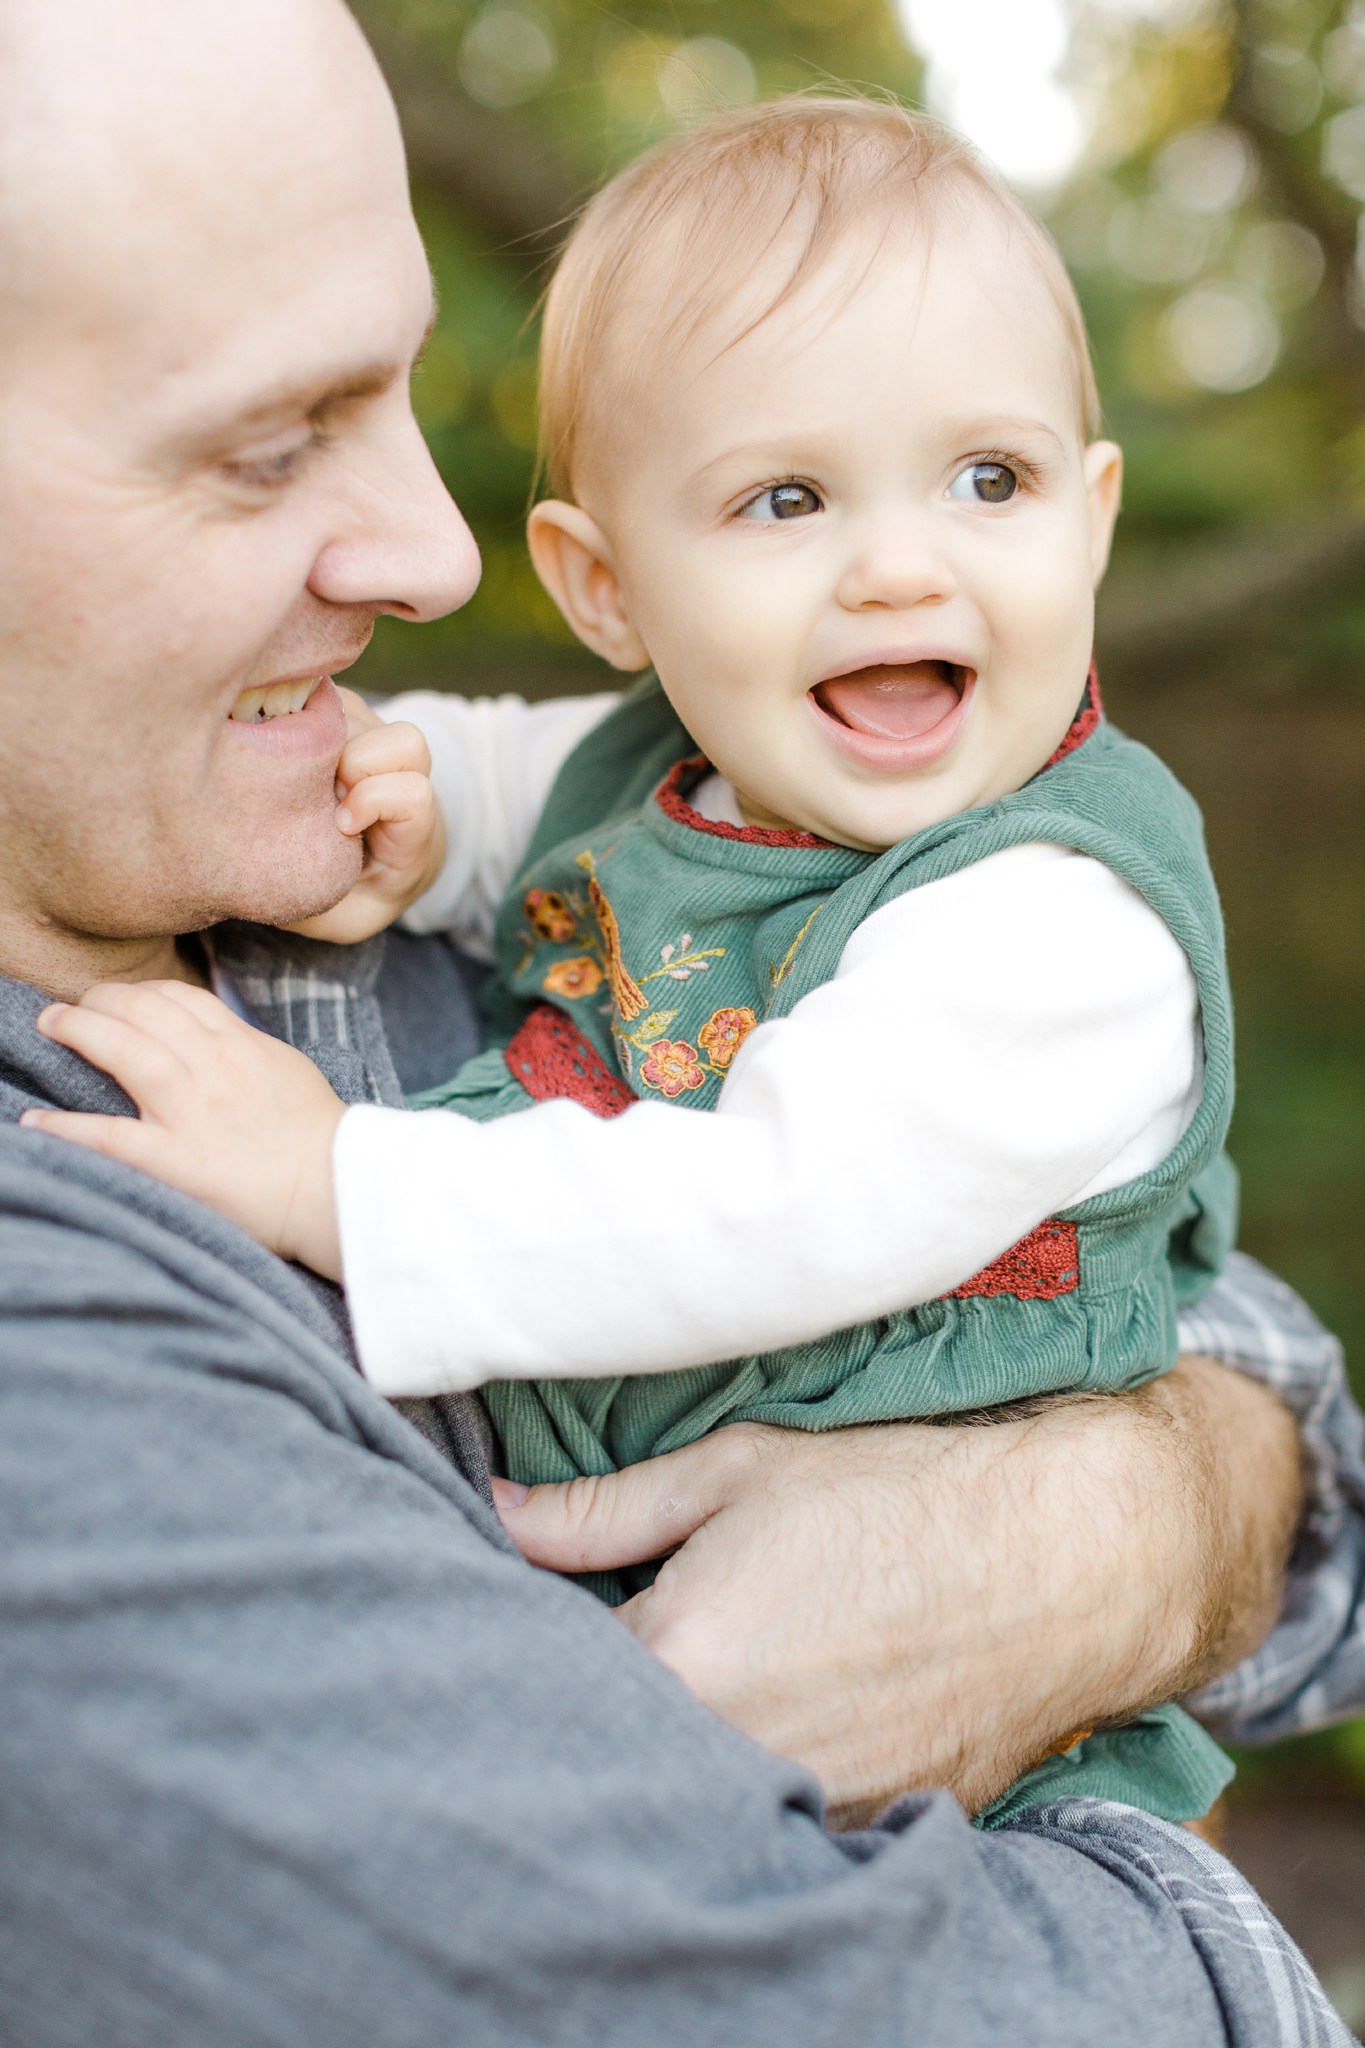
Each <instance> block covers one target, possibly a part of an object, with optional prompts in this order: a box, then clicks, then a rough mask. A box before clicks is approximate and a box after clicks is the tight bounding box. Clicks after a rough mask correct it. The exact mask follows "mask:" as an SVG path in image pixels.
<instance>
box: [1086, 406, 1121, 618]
mask: <svg viewBox="0 0 1365 2048" xmlns="http://www.w3.org/2000/svg"><path fill="white" fill-rule="evenodd" d="M1083 460H1084V464H1085V490H1086V496H1087V498H1088V499H1089V501H1090V570H1091V579H1092V581H1093V582H1094V583H1096V584H1098V583H1099V580H1100V578H1101V577H1102V576H1103V574H1104V572H1105V570H1106V569H1107V568H1108V566H1109V543H1110V542H1111V541H1112V540H1113V538H1114V521H1115V520H1116V519H1117V518H1118V516H1119V500H1120V498H1121V497H1122V495H1123V450H1122V449H1121V448H1120V447H1119V446H1118V444H1117V442H1114V441H1092V442H1091V443H1090V446H1089V447H1088V448H1087V449H1086V451H1085V455H1084V458H1083Z"/></svg>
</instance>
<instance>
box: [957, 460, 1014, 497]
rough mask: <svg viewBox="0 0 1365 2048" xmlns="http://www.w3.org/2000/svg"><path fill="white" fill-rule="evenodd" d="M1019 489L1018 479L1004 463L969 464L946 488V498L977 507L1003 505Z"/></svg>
mask: <svg viewBox="0 0 1365 2048" xmlns="http://www.w3.org/2000/svg"><path fill="white" fill-rule="evenodd" d="M1018 488H1019V478H1018V476H1017V474H1016V473H1015V471H1014V470H1012V469H1011V468H1010V467H1009V465H1008V463H1005V462H971V463H969V464H968V465H967V467H966V469H964V470H963V471H962V473H961V475H960V476H955V477H954V478H953V481H952V482H951V483H950V484H949V486H948V496H949V497H950V498H956V499H958V500H959V501H962V500H967V501H969V502H970V501H972V500H975V502H976V503H977V504H979V505H1003V504H1005V503H1006V501H1007V500H1008V499H1010V498H1012V497H1013V496H1014V494H1015V492H1016V491H1017V490H1018Z"/></svg>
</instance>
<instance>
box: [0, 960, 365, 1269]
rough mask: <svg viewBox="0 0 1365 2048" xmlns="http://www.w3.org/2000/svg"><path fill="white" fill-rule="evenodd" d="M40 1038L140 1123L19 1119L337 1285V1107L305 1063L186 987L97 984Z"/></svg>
mask: <svg viewBox="0 0 1365 2048" xmlns="http://www.w3.org/2000/svg"><path fill="white" fill-rule="evenodd" d="M38 1029H39V1030H40V1031H41V1032H42V1034H43V1036H44V1037H45V1038H50V1039H52V1040H54V1041H55V1043H56V1044H58V1045H65V1046H69V1047H70V1049H71V1051H72V1052H76V1053H79V1054H80V1055H81V1057H82V1059H87V1060H89V1061H90V1063H91V1064H92V1066H96V1067H103V1069H104V1071H105V1072H106V1073H107V1074H112V1075H113V1077H114V1079H115V1080H116V1081H117V1082H118V1084H119V1086H120V1087H121V1088H122V1089H123V1091H124V1093H125V1094H126V1095H130V1096H131V1097H132V1099H133V1101H134V1102H135V1103H136V1104H137V1106H138V1109H139V1111H140V1112H141V1115H140V1117H138V1118H134V1117H130V1116H85V1115H77V1114H75V1113H73V1112H71V1111H68V1110H59V1109H30V1110H26V1111H25V1112H24V1115H23V1116H22V1117H21V1118H20V1122H21V1123H24V1124H27V1125H28V1126H30V1128H32V1129H35V1130H40V1131H50V1132H52V1133H53V1134H54V1135H55V1136H57V1137H59V1138H70V1139H73V1140H74V1142H75V1143H76V1144H78V1145H86V1146H88V1147H89V1148H90V1150H91V1151H92V1152H102V1153H104V1155H105V1157H106V1158H108V1159H118V1160H121V1161H122V1162H123V1164H124V1165H125V1166H136V1167H140V1168H141V1170H142V1172H144V1173H152V1174H155V1175H156V1176H157V1177H158V1179H160V1180H166V1181H169V1182H170V1183H171V1186H172V1187H177V1188H180V1189H181V1190H182V1191H183V1193H185V1194H187V1195H193V1196H195V1197H196V1199H197V1200H199V1201H201V1202H207V1203H209V1205H210V1206H211V1207H212V1208H215V1209H218V1210H221V1212H222V1213H223V1215H224V1216H227V1217H230V1218H231V1220H232V1221H233V1222H234V1223H236V1224H239V1225H240V1226H241V1228H242V1229H243V1230H246V1231H249V1232H250V1234H251V1236H252V1237H255V1238H259V1240H260V1242H261V1243H262V1244H263V1245H265V1246H266V1248H267V1250H269V1251H273V1252H278V1253H279V1255H280V1257H281V1258H283V1259H297V1260H299V1261H300V1262H301V1263H302V1264H304V1265H306V1266H312V1267H313V1268H314V1270H315V1271H316V1272H319V1273H326V1274H327V1275H329V1277H330V1278H332V1279H334V1280H337V1279H340V1277H341V1251H340V1245H339V1242H338V1237H337V1220H336V1203H335V1200H334V1198H333V1194H332V1139H333V1137H334V1136H335V1134H336V1127H337V1125H338V1124H339V1123H340V1121H341V1118H342V1116H343V1115H344V1113H345V1105H344V1103H342V1102H341V1101H340V1100H339V1099H338V1097H337V1096H336V1095H334V1094H333V1093H332V1090H331V1089H330V1088H329V1087H328V1085H327V1083H326V1081H324V1080H323V1078H322V1075H321V1074H320V1073H319V1072H318V1070H317V1068H316V1067H315V1066H314V1065H313V1063H312V1061H311V1060H309V1059H306V1058H305V1057H304V1055H303V1054H302V1053H301V1052H295V1050H294V1048H293V1047H292V1046H288V1045H283V1044H282V1043H281V1042H280V1040H279V1039H277V1038H268V1037H267V1036H266V1034H265V1033H264V1032H263V1031H257V1030H255V1029H254V1028H253V1027H252V1026H251V1025H250V1024H244V1023H243V1022H242V1020H241V1018H240V1017H236V1016H234V1015H233V1013H232V1011H231V1010H229V1009H228V1007H227V1005H226V1004H225V1003H220V1002H219V1000H218V998H217V996H211V995H209V994H208V992H207V991H206V990H205V989H201V988H192V987H190V986H189V984H188V983H186V982H180V981H140V982H117V981H108V982H100V983H98V984H97V985H96V986H95V987H94V988H90V989H87V990H86V992H85V994H84V995H83V996H82V997H81V999H80V1001H79V1003H54V1004H53V1005H52V1006H51V1007H50V1008H49V1009H46V1010H44V1011H43V1013H42V1015H41V1016H40V1017H39V1019H38Z"/></svg>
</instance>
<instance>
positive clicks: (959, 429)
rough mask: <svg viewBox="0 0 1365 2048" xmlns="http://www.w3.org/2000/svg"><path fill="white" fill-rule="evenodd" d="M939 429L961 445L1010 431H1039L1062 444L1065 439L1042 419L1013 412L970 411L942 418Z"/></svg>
mask: <svg viewBox="0 0 1365 2048" xmlns="http://www.w3.org/2000/svg"><path fill="white" fill-rule="evenodd" d="M941 431H942V432H943V433H944V434H945V435H946V436H947V438H948V439H949V440H952V441H960V442H962V443H963V444H964V445H965V444H966V443H967V442H970V441H992V440H995V441H1006V440H1008V439H1009V438H1010V436H1011V435H1012V434H1042V435H1043V436H1044V437H1045V438H1046V439H1047V440H1049V441H1053V442H1055V443H1056V445H1057V447H1058V448H1065V446H1066V443H1065V441H1064V440H1063V439H1062V436H1061V435H1060V434H1059V433H1058V432H1057V429H1056V428H1055V427H1053V426H1049V425H1048V422H1047V421H1046V420H1038V419H1031V418H1029V417H1027V416H1025V415H1021V414H1016V413H998V414H997V413H990V414H984V415H973V416H972V417H970V418H963V419H958V420H945V421H943V423H942V427H941Z"/></svg>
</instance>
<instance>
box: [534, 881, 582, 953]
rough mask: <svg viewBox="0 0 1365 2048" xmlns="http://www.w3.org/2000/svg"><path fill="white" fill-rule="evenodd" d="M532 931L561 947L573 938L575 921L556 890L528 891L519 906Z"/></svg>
mask: <svg viewBox="0 0 1365 2048" xmlns="http://www.w3.org/2000/svg"><path fill="white" fill-rule="evenodd" d="M521 907H522V909H523V911H524V912H525V913H526V917H527V921H528V922H529V924H530V926H531V929H532V931H534V932H535V933H536V934H537V935H538V936H539V937H540V938H542V939H551V940H553V941H554V942H555V943H556V944H559V945H562V944H563V942H564V940H565V939H571V938H573V937H574V934H575V931H576V928H577V919H576V918H575V917H574V914H573V911H572V909H571V908H570V906H569V904H568V902H567V901H566V900H565V898H564V897H563V896H561V895H560V893H559V891H558V890H557V889H528V890H527V891H526V894H525V896H524V897H523V899H522V905H521Z"/></svg>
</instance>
